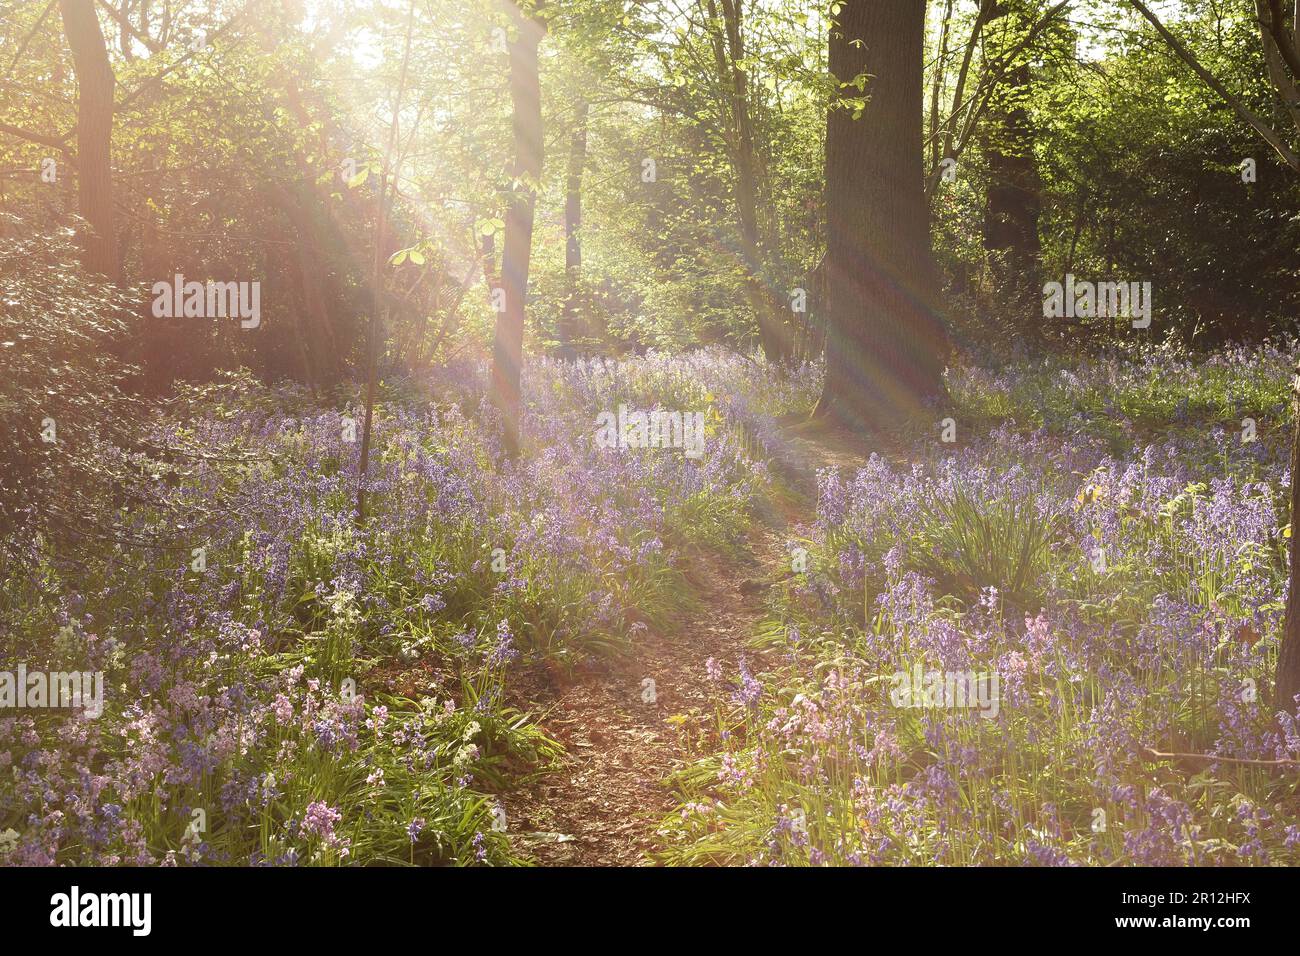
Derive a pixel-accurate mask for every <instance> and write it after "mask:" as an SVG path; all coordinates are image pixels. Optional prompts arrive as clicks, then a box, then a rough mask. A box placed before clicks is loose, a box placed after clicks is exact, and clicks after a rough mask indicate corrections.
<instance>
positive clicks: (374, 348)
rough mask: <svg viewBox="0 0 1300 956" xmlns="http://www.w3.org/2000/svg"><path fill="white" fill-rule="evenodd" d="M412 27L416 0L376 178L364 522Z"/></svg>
mask: <svg viewBox="0 0 1300 956" xmlns="http://www.w3.org/2000/svg"><path fill="white" fill-rule="evenodd" d="M414 28H415V0H411V3H410V6H409V7H408V10H407V16H406V42H405V45H404V47H403V50H402V69H401V74H400V78H399V79H398V83H397V95H396V96H395V97H394V98H393V121H392V123H391V124H390V125H389V127H388V145H387V147H386V148H385V149H384V166H383V170H382V173H381V176H380V181H379V208H378V210H377V212H376V216H375V251H374V257H373V258H372V260H371V269H370V321H369V322H368V323H366V412H365V422H364V424H363V425H362V427H361V454H360V455H359V456H358V462H357V525H358V526H360V525H364V524H365V523H366V472H367V471H368V470H369V465H370V444H371V434H372V430H373V427H374V418H375V388H376V382H377V380H378V378H379V367H378V366H379V339H380V336H381V333H382V331H383V320H384V274H383V269H384V265H385V263H386V262H387V261H388V256H387V247H388V241H387V235H388V205H389V203H390V202H391V199H390V193H389V188H388V184H389V176H390V173H391V172H392V170H391V168H390V165H391V163H392V161H393V147H394V146H395V145H396V143H397V127H398V123H399V121H400V118H401V113H402V96H403V94H404V93H405V92H406V72H407V68H408V67H409V65H410V62H411V35H412V33H413V32H414Z"/></svg>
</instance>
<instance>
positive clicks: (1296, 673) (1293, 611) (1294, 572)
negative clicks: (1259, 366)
mask: <svg viewBox="0 0 1300 956" xmlns="http://www.w3.org/2000/svg"><path fill="white" fill-rule="evenodd" d="M1291 387H1292V393H1293V396H1294V398H1295V401H1294V402H1293V403H1292V414H1293V416H1294V418H1295V421H1294V423H1293V424H1292V426H1291V428H1292V432H1291V544H1290V548H1289V549H1288V551H1289V554H1290V559H1291V561H1290V563H1291V570H1290V577H1289V583H1288V587H1289V592H1288V595H1287V602H1286V622H1285V623H1284V624H1283V626H1282V646H1281V648H1280V649H1279V651H1278V658H1277V671H1276V673H1275V675H1274V703H1275V706H1277V707H1279V708H1281V709H1282V710H1285V711H1286V712H1287V713H1288V714H1294V713H1295V712H1296V700H1295V698H1296V695H1297V694H1300V548H1298V547H1297V542H1300V528H1298V527H1297V520H1296V519H1297V517H1298V516H1300V365H1297V366H1296V375H1295V377H1294V378H1293V379H1292V386H1291Z"/></svg>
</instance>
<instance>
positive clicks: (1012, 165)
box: [984, 63, 1042, 334]
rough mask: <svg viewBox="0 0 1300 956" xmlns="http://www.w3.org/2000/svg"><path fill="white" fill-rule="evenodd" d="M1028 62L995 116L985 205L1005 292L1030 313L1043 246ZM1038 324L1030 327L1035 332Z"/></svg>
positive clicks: (987, 235) (1014, 75)
mask: <svg viewBox="0 0 1300 956" xmlns="http://www.w3.org/2000/svg"><path fill="white" fill-rule="evenodd" d="M1030 82H1031V80H1030V72H1029V64H1028V63H1021V64H1018V65H1017V66H1016V67H1015V68H1014V69H1013V70H1012V71H1011V73H1010V76H1009V78H1008V80H1007V87H1006V89H1005V90H1004V91H1003V92H1002V94H1001V97H1002V108H1001V109H999V110H997V111H996V112H995V113H994V115H993V116H992V117H991V118H992V119H993V123H992V124H991V127H992V130H993V132H992V133H991V136H990V143H989V144H988V148H987V156H988V164H989V188H988V195H987V197H986V204H985V207H984V248H985V249H987V250H989V251H990V252H1000V253H1002V254H1003V256H1002V258H1001V261H996V260H995V263H994V274H995V276H996V277H997V280H998V284H999V286H1000V287H1001V290H1002V291H1003V292H1004V294H1006V295H1007V296H1008V298H1009V299H1011V301H1012V302H1013V303H1015V304H1016V305H1017V306H1018V307H1019V306H1023V307H1024V308H1016V309H1015V310H1014V311H1016V312H1017V314H1023V315H1025V316H1030V315H1032V314H1033V312H1032V303H1033V302H1035V301H1037V300H1039V298H1040V296H1041V289H1040V286H1039V282H1040V277H1039V271H1040V267H1041V260H1042V245H1041V243H1040V241H1039V238H1038V214H1039V209H1040V206H1041V203H1040V200H1039V180H1038V168H1037V165H1036V164H1035V162H1034V129H1033V124H1032V120H1031V119H1030V116H1029V110H1028V109H1027V108H1026V107H1025V100H1026V98H1027V96H1028V94H1029V90H1030ZM1038 329H1039V325H1038V324H1037V323H1036V322H1033V323H1031V327H1030V328H1029V329H1028V330H1027V331H1028V332H1030V333H1031V334H1036V333H1037V331H1038Z"/></svg>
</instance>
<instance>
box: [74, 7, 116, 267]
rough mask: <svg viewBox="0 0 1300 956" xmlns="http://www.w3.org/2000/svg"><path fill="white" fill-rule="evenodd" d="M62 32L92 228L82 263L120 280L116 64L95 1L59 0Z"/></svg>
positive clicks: (84, 210) (80, 198)
mask: <svg viewBox="0 0 1300 956" xmlns="http://www.w3.org/2000/svg"><path fill="white" fill-rule="evenodd" d="M59 13H60V14H61V15H62V17H63V34H64V36H65V37H66V38H67V41H68V49H70V50H71V51H72V67H73V70H74V71H75V72H76V74H77V170H78V171H77V205H78V210H79V212H80V213H81V218H82V219H84V220H86V223H87V225H88V226H89V229H88V230H83V232H82V235H81V247H82V264H83V265H84V266H85V267H86V268H87V269H89V270H91V271H93V272H98V273H101V274H102V275H106V276H108V278H109V279H111V280H112V281H114V282H118V281H120V280H121V278H122V264H121V261H120V258H119V256H118V247H117V230H116V224H115V220H116V217H115V216H114V213H113V166H112V158H111V152H110V149H111V143H112V138H113V82H114V78H113V67H112V66H111V65H110V64H109V62H108V48H107V47H106V46H105V45H104V34H103V33H102V32H100V29H99V19H98V17H97V16H96V15H95V3H94V0H59Z"/></svg>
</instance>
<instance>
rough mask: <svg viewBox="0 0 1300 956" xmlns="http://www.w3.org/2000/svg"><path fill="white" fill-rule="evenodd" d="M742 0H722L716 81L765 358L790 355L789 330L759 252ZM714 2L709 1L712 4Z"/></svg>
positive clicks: (742, 247) (751, 295)
mask: <svg viewBox="0 0 1300 956" xmlns="http://www.w3.org/2000/svg"><path fill="white" fill-rule="evenodd" d="M742 2H743V0H721V3H722V22H723V30H724V33H725V37H726V54H725V57H724V56H723V55H721V51H720V48H719V47H715V53H716V55H717V57H718V61H719V62H718V66H719V71H720V75H719V77H718V79H719V81H720V82H721V83H722V84H723V85H724V87H727V88H729V93H730V96H731V116H732V122H733V124H734V127H735V129H734V131H733V133H734V148H733V163H734V167H735V172H736V218H737V219H738V220H739V224H740V252H741V257H742V258H743V259H744V263H743V265H744V269H745V284H746V288H747V289H748V292H749V299H750V303H751V305H752V307H753V309H754V317H755V320H756V321H757V323H758V337H759V344H760V345H761V346H762V348H763V355H764V356H765V357H766V358H767V359H768V360H769V361H780V360H783V359H786V358H788V357H789V356H790V350H791V345H792V343H791V340H790V334H789V329H788V328H787V327H786V326H785V323H784V320H783V318H782V311H781V307H780V306H778V305H777V303H776V301H775V298H774V295H773V293H772V291H771V290H770V289H769V288H768V287H767V286H765V285H764V283H763V278H762V273H763V251H762V248H761V246H760V243H759V230H758V179H757V171H756V170H757V164H756V160H755V156H754V123H753V117H752V116H751V114H750V103H749V76H748V74H747V73H746V72H745V70H744V68H743V67H742V66H741V62H742V61H743V60H744V57H745V44H744V37H743V35H742V32H741V19H742V15H743V13H742V8H741V4H742ZM710 6H712V4H710Z"/></svg>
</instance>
